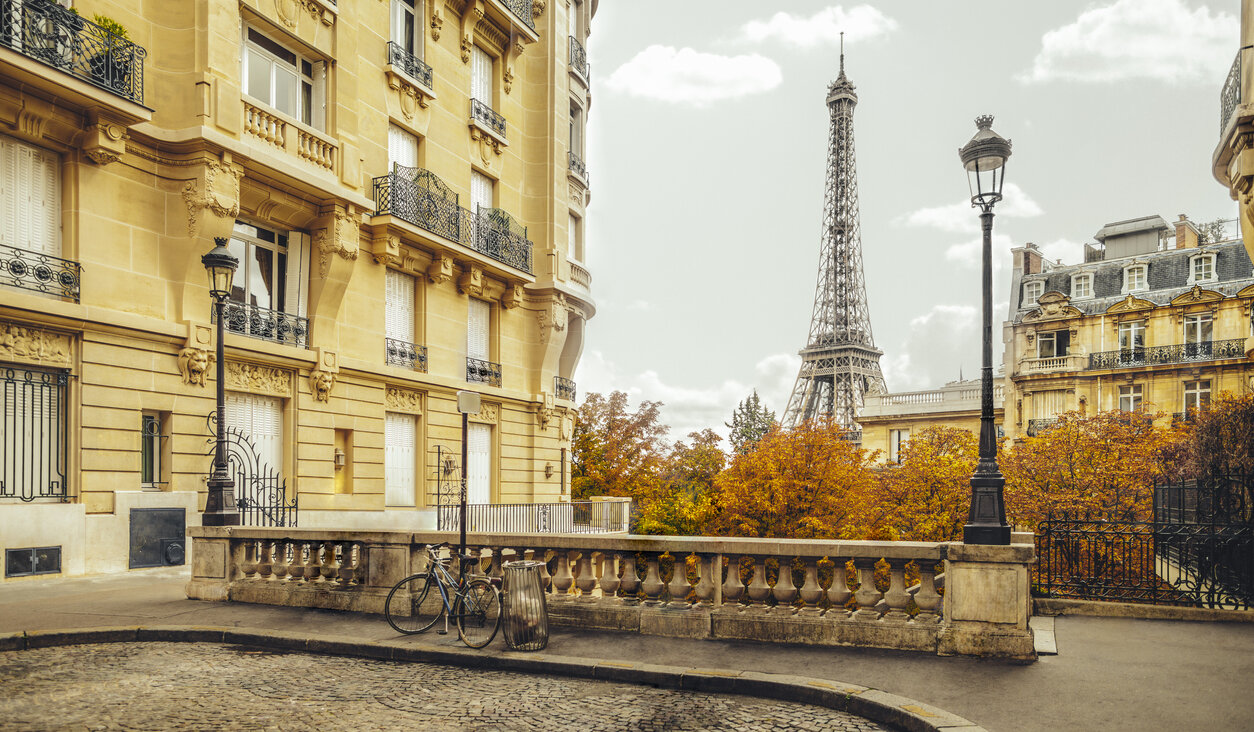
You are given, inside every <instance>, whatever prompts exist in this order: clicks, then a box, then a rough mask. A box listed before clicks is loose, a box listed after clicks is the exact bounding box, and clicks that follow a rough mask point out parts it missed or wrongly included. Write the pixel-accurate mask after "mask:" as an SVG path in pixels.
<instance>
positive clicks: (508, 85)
mask: <svg viewBox="0 0 1254 732" xmlns="http://www.w3.org/2000/svg"><path fill="white" fill-rule="evenodd" d="M510 36H511V42H510V44H509V48H508V49H507V50H506V53H505V59H504V61H505V65H504V69H503V70H502V71H501V83H502V85H503V86H504V87H505V93H506V94H509V93H510V92H511V91H512V90H513V88H514V66H515V65H516V64H517V63H518V57H519V56H521V55H522V52H523V49H524V48H525V47H526V43H525V39H524V38H523V36H521V35H520V34H519V33H518V31H511V33H510Z"/></svg>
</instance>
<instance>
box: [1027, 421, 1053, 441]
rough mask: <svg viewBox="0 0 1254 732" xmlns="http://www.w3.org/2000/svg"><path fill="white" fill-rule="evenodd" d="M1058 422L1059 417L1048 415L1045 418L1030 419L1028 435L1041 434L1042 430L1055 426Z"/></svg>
mask: <svg viewBox="0 0 1254 732" xmlns="http://www.w3.org/2000/svg"><path fill="white" fill-rule="evenodd" d="M1056 424H1058V418H1057V417H1046V418H1044V419H1029V420H1028V437H1036V436H1037V435H1039V434H1041V433H1042V432H1044V431H1045V430H1047V429H1049V428H1051V427H1053V426H1054V425H1056Z"/></svg>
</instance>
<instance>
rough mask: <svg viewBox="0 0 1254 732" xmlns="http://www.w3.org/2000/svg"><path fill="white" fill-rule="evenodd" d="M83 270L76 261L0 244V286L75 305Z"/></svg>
mask: <svg viewBox="0 0 1254 732" xmlns="http://www.w3.org/2000/svg"><path fill="white" fill-rule="evenodd" d="M82 277H83V267H82V265H80V264H79V263H78V262H75V261H72V260H69V259H62V258H60V257H54V256H52V255H51V254H44V253H42V252H32V251H29V250H27V249H21V248H19V247H12V246H8V245H7V244H0V285H9V286H10V287H20V288H21V289H23V290H32V291H34V292H43V293H46V294H49V295H56V296H58V297H63V298H65V299H67V300H73V301H74V302H78V297H79V291H78V289H79V283H80V282H81V280H82Z"/></svg>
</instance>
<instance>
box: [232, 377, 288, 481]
mask: <svg viewBox="0 0 1254 732" xmlns="http://www.w3.org/2000/svg"><path fill="white" fill-rule="evenodd" d="M224 406H225V408H226V419H225V423H226V426H227V427H228V428H233V429H236V430H239V431H240V432H241V433H243V434H244V435H245V436H246V437H248V439H249V440H250V441H251V442H252V443H253V447H255V448H256V450H257V459H258V462H259V463H260V468H261V469H262V470H263V471H264V472H270V471H273V472H274V473H277V474H279V475H282V473H283V400H282V399H279V398H277V397H268V396H261V395H258V394H242V393H239V392H227V394H226V404H225V405H224Z"/></svg>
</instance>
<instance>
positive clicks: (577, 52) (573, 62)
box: [570, 36, 592, 79]
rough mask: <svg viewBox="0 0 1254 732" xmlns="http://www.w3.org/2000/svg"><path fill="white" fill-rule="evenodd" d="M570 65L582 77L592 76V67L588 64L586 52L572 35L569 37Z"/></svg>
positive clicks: (588, 77)
mask: <svg viewBox="0 0 1254 732" xmlns="http://www.w3.org/2000/svg"><path fill="white" fill-rule="evenodd" d="M570 67H571V68H572V69H574V70H575V71H578V72H579V75H580V76H582V77H583V78H585V79H591V78H592V75H591V72H592V67H591V66H589V65H588V54H587V52H586V51H584V50H583V44H582V43H580V42H579V41H578V40H577V39H576V38H575V37H574V36H571V37H570Z"/></svg>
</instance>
